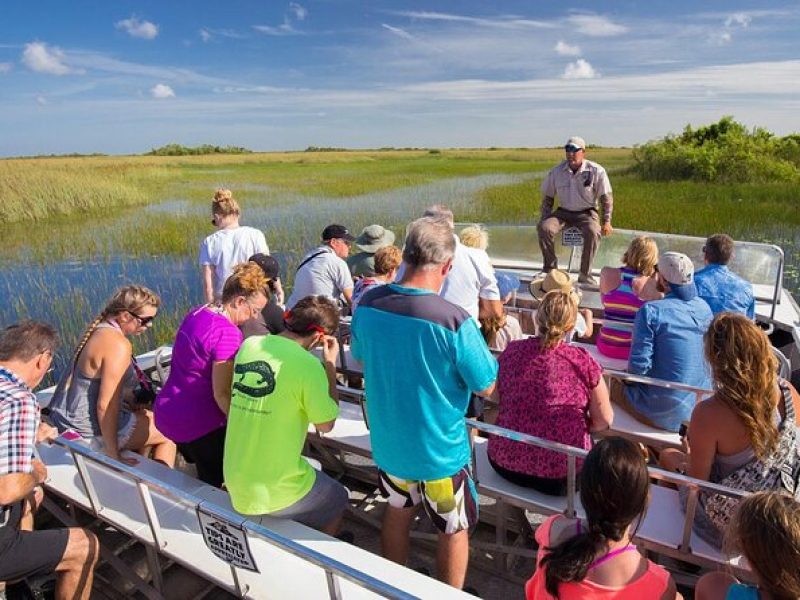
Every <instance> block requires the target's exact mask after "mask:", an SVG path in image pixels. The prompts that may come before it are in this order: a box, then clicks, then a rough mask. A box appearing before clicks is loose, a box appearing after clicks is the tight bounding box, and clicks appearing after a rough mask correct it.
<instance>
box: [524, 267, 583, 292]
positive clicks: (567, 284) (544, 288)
mask: <svg viewBox="0 0 800 600" xmlns="http://www.w3.org/2000/svg"><path fill="white" fill-rule="evenodd" d="M528 289H530V292H531V296H533V297H534V298H535V299H536V300H541V299H542V298H544V295H545V294H546V293H547V292H552V291H553V290H561V291H562V292H565V293H567V294H569V293H573V294H576V295H578V296H579V297H580V294H578V291H577V290H576V289H575V288H574V287H573V286H572V280H571V279H570V277H569V273H567V272H566V271H562V270H560V269H553V270H552V271H550V272H549V273H545V274H543V275H540V276H539V277H537V278H536V279H534V280H533V281H531V283H530V285H529V286H528Z"/></svg>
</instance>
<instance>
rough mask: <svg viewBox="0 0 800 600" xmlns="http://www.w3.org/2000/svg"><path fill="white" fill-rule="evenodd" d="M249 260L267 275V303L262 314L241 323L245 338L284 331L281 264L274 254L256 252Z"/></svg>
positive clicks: (240, 328) (240, 326) (240, 327)
mask: <svg viewBox="0 0 800 600" xmlns="http://www.w3.org/2000/svg"><path fill="white" fill-rule="evenodd" d="M247 262H254V263H256V264H257V265H258V266H259V267H261V270H262V271H264V275H266V276H267V292H268V293H267V297H268V298H269V299H268V300H267V305H266V306H265V307H264V310H262V311H261V314H260V315H257V316H255V317H253V318H252V319H249V320H247V321H245V322H244V323H242V324H241V325H239V330H240V331H241V332H242V335H243V336H244V337H245V338H249V337H250V336H251V335H268V334H270V333H280V332H281V331H283V311H284V305H283V302H284V297H283V296H284V294H283V285H282V284H281V266H280V264H279V263H278V261H277V260H276V259H275V257H274V256H270V255H269V254H260V253H259V254H254V255H253V256H251V257H250V258H249V259H248V261H247Z"/></svg>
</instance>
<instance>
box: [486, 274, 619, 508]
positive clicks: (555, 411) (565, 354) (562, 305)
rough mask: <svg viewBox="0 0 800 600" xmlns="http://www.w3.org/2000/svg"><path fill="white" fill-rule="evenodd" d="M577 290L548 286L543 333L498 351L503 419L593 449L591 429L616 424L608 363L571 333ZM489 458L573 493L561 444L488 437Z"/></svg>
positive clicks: (504, 472) (514, 473) (512, 475)
mask: <svg viewBox="0 0 800 600" xmlns="http://www.w3.org/2000/svg"><path fill="white" fill-rule="evenodd" d="M577 316H578V302H577V300H576V296H575V294H573V293H570V292H565V291H562V290H553V291H550V292H547V294H545V296H544V298H542V302H541V304H540V305H539V309H538V310H537V312H536V325H537V331H538V336H537V337H531V338H527V339H524V340H519V341H516V342H511V343H510V344H509V345H508V347H507V348H506V349H505V351H504V352H503V354H501V355H500V357H499V358H498V362H499V364H500V371H499V374H498V377H497V396H498V398H499V402H500V406H499V413H498V416H497V425H499V426H500V427H505V428H507V429H511V430H513V431H519V432H522V433H526V434H528V435H535V436H538V437H542V438H545V439H548V440H553V441H554V442H560V443H562V444H568V445H570V446H575V447H577V448H583V449H585V450H588V449H589V448H591V447H592V438H591V436H590V435H589V434H590V432H592V431H601V430H603V429H607V428H608V427H609V425H611V420H612V419H613V416H614V415H613V410H612V408H611V403H610V402H609V399H608V389H607V388H606V384H605V381H603V377H602V375H603V370H602V368H601V367H600V365H599V364H598V363H597V361H596V360H595V359H594V358H592V357H591V356H590V355H589V353H588V352H587V351H586V350H585V349H583V348H580V347H578V346H574V345H572V344H569V343H567V342H565V341H564V338H565V335H566V334H568V333H569V332H570V331H572V330H573V329H574V328H575V321H576V320H577ZM488 452H489V462H490V464H491V465H492V466H493V467H494V469H495V471H497V472H498V473H499V474H500V475H501V476H502V477H504V478H505V479H508V480H509V481H511V482H512V483H516V484H517V485H523V486H526V487H531V488H534V489H535V490H538V491H540V492H542V493H544V494H550V495H553V496H563V495H564V494H566V493H567V463H566V461H565V460H564V457H563V456H562V455H560V454H558V453H557V452H553V451H550V450H545V449H543V448H536V447H534V446H530V445H526V444H523V443H521V442H515V441H514V440H511V439H508V438H505V437H500V436H491V437H490V438H489V450H488Z"/></svg>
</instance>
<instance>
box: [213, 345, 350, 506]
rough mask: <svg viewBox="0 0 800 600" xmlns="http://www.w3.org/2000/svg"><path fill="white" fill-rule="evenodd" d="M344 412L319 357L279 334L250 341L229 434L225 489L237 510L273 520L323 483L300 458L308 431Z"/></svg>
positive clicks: (239, 361)
mask: <svg viewBox="0 0 800 600" xmlns="http://www.w3.org/2000/svg"><path fill="white" fill-rule="evenodd" d="M338 414H339V407H338V406H337V404H336V402H334V401H333V400H332V399H331V397H330V396H329V394H328V378H327V377H326V376H325V369H324V368H323V367H322V365H321V364H320V362H319V359H317V358H316V357H315V356H314V355H313V354H311V353H310V352H308V351H307V350H305V349H304V348H303V347H302V346H301V345H300V344H298V343H297V342H294V341H292V340H289V339H286V338H284V337H281V336H279V335H266V336H254V337H250V338H248V339H247V340H245V342H244V343H243V344H242V346H241V348H239V352H238V353H237V354H236V361H235V364H234V373H233V390H232V398H231V409H230V413H229V414H228V431H227V434H226V436H225V459H224V474H225V485H226V486H227V488H228V491H229V492H230V494H231V501H232V502H233V507H234V508H235V509H236V510H237V511H239V512H240V513H242V514H245V515H257V514H265V513H271V512H275V511H278V510H281V509H284V508H287V507H289V506H291V505H292V504H294V503H295V502H297V501H298V500H300V499H301V498H302V497H303V496H305V495H306V494H307V493H308V492H309V490H310V489H311V486H313V485H314V480H315V479H316V473H315V471H314V469H313V468H312V467H311V466H310V465H309V464H308V463H307V462H306V461H305V460H304V459H303V458H302V457H301V456H300V452H301V451H302V449H303V444H304V443H305V439H306V433H307V432H308V425H309V423H325V422H327V421H332V420H333V419H335V418H336V417H337V415H338Z"/></svg>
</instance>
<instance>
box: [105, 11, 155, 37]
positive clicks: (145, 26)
mask: <svg viewBox="0 0 800 600" xmlns="http://www.w3.org/2000/svg"><path fill="white" fill-rule="evenodd" d="M114 27H116V28H117V29H121V30H122V31H124V32H126V33H127V34H128V35H130V36H131V37H137V38H142V39H143V40H152V39H153V38H155V37H156V36H157V35H158V25H156V24H155V23H151V22H150V21H140V20H139V17H136V16H131V17H130V18H129V19H123V20H122V21H117V22H116V23H114Z"/></svg>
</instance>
